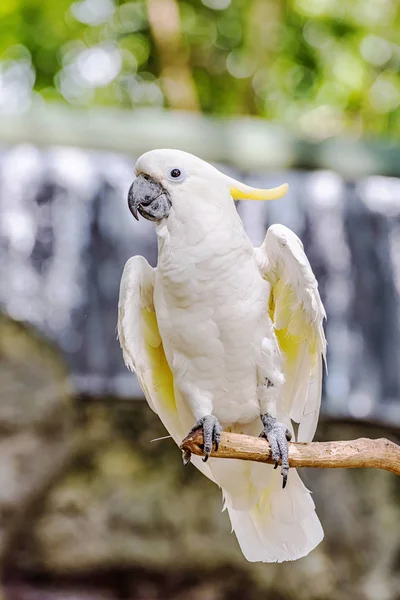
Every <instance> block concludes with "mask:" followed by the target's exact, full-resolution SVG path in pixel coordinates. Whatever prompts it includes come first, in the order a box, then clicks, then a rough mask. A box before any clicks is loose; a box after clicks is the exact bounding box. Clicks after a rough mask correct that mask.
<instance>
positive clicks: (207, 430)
mask: <svg viewBox="0 0 400 600" xmlns="http://www.w3.org/2000/svg"><path fill="white" fill-rule="evenodd" d="M197 429H202V430H203V440H204V458H203V462H207V461H208V459H209V457H210V454H211V451H212V448H213V445H214V444H215V450H216V451H217V450H218V446H219V442H220V440H221V431H222V429H221V425H220V424H219V421H218V419H217V417H214V415H206V416H205V417H201V419H199V420H198V421H197V423H196V425H195V426H194V427H192V429H191V430H190V433H192V432H193V431H197ZM189 460H190V459H189ZM183 462H184V463H185V457H184V458H183ZM187 462H189V461H187ZM187 462H186V464H187Z"/></svg>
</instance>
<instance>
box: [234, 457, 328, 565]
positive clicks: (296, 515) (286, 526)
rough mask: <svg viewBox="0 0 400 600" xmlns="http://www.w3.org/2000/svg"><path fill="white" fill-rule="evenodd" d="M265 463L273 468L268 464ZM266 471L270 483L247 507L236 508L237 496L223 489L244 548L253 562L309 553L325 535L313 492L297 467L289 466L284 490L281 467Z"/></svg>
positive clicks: (265, 467) (235, 530) (291, 558)
mask: <svg viewBox="0 0 400 600" xmlns="http://www.w3.org/2000/svg"><path fill="white" fill-rule="evenodd" d="M263 467H264V469H265V470H267V469H268V470H271V467H269V466H268V465H263ZM257 470H258V469H257ZM266 475H267V476H268V475H269V477H268V480H269V481H268V487H266V488H265V489H264V490H263V491H262V493H261V496H260V498H259V500H258V502H257V503H256V504H255V505H253V507H252V508H250V509H248V510H238V509H237V508H234V506H235V504H236V502H235V499H234V498H232V497H231V496H230V494H229V493H228V492H226V491H224V490H223V491H224V497H225V502H226V508H227V509H228V513H229V516H230V519H231V523H232V529H233V531H234V532H235V534H236V537H237V539H238V542H239V545H240V547H241V549H242V552H243V554H244V556H245V557H246V558H247V560H249V561H251V562H282V561H285V560H296V559H298V558H301V557H302V556H306V555H307V554H308V553H309V552H311V550H313V549H314V548H315V547H316V546H317V545H318V544H319V543H320V542H321V541H322V539H323V537H324V532H323V530H322V527H321V523H320V522H319V519H318V517H317V515H316V513H315V505H314V502H313V500H312V498H311V495H310V492H309V491H308V490H307V488H306V487H305V486H304V484H303V482H302V481H301V479H300V477H299V475H298V473H297V472H296V471H295V470H294V469H290V472H289V480H288V484H287V486H286V488H285V489H284V490H283V489H282V478H281V476H280V473H279V471H278V470H277V471H275V472H273V473H266ZM259 476H260V472H259V470H258V477H259Z"/></svg>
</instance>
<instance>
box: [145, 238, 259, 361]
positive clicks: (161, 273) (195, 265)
mask: <svg viewBox="0 0 400 600" xmlns="http://www.w3.org/2000/svg"><path fill="white" fill-rule="evenodd" d="M168 241H169V243H164V244H160V246H159V260H158V267H157V273H156V280H155V295H154V296H155V304H156V310H157V318H158V321H159V328H160V332H161V334H162V335H163V334H164V335H167V336H168V339H169V340H171V341H173V344H174V347H175V348H177V347H180V348H184V349H185V352H186V350H187V348H188V347H190V348H192V349H193V346H194V345H196V347H200V346H201V345H207V344H208V346H210V344H211V343H212V341H213V340H218V341H219V342H220V343H222V344H223V345H224V346H228V345H230V344H231V343H233V344H236V345H237V344H238V343H240V342H238V337H239V338H241V340H242V343H243V344H246V343H249V342H250V341H251V340H252V339H253V335H254V331H255V330H256V328H257V324H258V323H259V321H260V319H261V315H262V314H263V313H264V314H265V311H266V308H267V303H268V296H269V289H268V284H267V283H266V282H265V281H264V280H263V279H262V278H261V276H260V273H259V270H258V267H257V265H256V263H255V260H254V257H253V249H252V247H251V246H250V244H249V243H248V240H247V239H244V238H243V237H242V236H241V233H240V232H239V235H236V236H233V235H232V232H229V231H228V232H224V231H221V232H220V235H219V236H215V235H213V236H211V235H210V236H207V235H204V236H200V235H198V237H197V240H196V243H193V244H188V243H184V242H185V240H184V239H176V240H174V239H173V240H168ZM193 350H194V349H193ZM231 350H232V349H231Z"/></svg>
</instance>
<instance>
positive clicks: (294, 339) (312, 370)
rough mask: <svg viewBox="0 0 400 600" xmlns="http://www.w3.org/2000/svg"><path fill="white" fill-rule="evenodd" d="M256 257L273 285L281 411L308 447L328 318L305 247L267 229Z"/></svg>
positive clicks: (282, 231)
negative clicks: (281, 373) (280, 361)
mask: <svg viewBox="0 0 400 600" xmlns="http://www.w3.org/2000/svg"><path fill="white" fill-rule="evenodd" d="M255 257H256V260H257V263H258V265H259V268H260V271H261V273H262V275H263V277H264V278H265V279H267V280H268V281H269V282H270V284H271V296H270V304H269V312H270V317H271V320H272V322H273V324H274V328H275V333H276V336H277V339H278V342H279V345H280V348H281V351H282V353H283V355H284V375H285V383H284V385H283V386H282V393H281V398H280V399H279V403H280V407H281V408H282V409H283V410H284V412H285V414H288V415H289V416H290V418H291V419H292V420H293V421H295V422H296V423H299V428H298V432H297V439H298V441H310V440H312V438H313V436H314V433H315V429H316V427H317V422H318V415H319V409H320V404H321V389H322V372H323V360H324V361H325V359H326V339H325V334H324V330H323V320H324V318H325V317H326V314H325V309H324V307H323V304H322V302H321V298H320V295H319V292H318V283H317V280H316V279H315V276H314V273H313V271H312V269H311V266H310V263H309V262H308V259H307V257H306V255H305V253H304V249H303V244H302V243H301V241H300V240H299V238H298V237H297V236H296V235H295V234H294V233H293V231H291V230H290V229H288V228H287V227H284V226H283V225H272V226H271V227H270V228H269V229H268V231H267V235H266V236H265V240H264V242H263V244H262V246H261V247H260V248H256V250H255Z"/></svg>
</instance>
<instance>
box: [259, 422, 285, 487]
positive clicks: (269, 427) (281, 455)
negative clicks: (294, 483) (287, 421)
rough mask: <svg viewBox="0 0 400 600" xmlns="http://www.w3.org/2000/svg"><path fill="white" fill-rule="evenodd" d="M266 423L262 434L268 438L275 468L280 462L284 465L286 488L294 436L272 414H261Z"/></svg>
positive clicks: (283, 483) (283, 474) (283, 482)
mask: <svg viewBox="0 0 400 600" xmlns="http://www.w3.org/2000/svg"><path fill="white" fill-rule="evenodd" d="M261 420H262V423H263V425H264V428H263V431H262V433H261V436H262V437H264V438H266V439H267V440H268V442H269V445H270V447H271V456H272V460H273V461H274V469H277V468H278V465H279V462H280V463H281V465H282V468H281V475H282V488H283V489H285V487H286V484H287V479H288V472H289V452H288V451H289V446H288V442H289V440H290V439H291V438H292V434H291V432H290V431H289V429H288V428H287V427H286V425H284V424H283V423H279V422H278V421H277V420H276V419H275V418H274V417H271V415H268V414H265V415H261Z"/></svg>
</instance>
